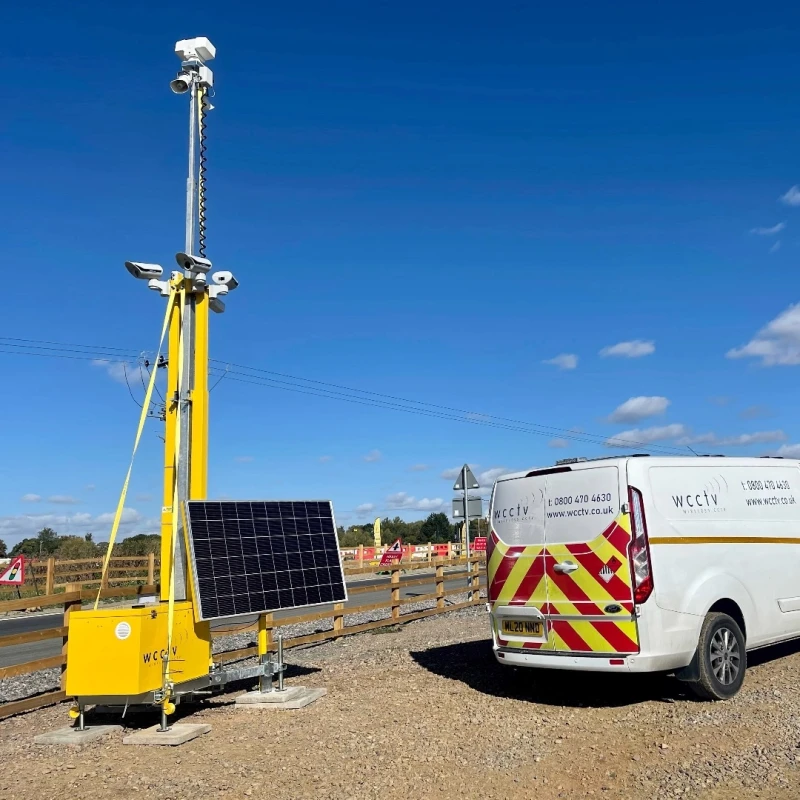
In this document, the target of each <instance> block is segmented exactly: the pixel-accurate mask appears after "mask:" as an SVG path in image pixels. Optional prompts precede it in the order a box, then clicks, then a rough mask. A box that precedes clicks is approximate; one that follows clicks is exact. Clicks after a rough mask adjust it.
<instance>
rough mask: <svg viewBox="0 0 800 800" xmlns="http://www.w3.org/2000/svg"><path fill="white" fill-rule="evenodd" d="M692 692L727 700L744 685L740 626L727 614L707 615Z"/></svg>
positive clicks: (700, 640)
mask: <svg viewBox="0 0 800 800" xmlns="http://www.w3.org/2000/svg"><path fill="white" fill-rule="evenodd" d="M691 666H692V667H694V670H693V672H694V676H695V677H694V679H693V680H691V681H689V682H688V685H689V687H690V688H691V689H692V691H693V692H694V693H695V694H696V695H697V696H698V697H701V698H703V699H704V700H728V699H730V698H731V697H733V696H734V695H735V694H736V693H737V692H738V691H739V689H741V688H742V683H744V673H745V671H746V670H747V651H746V650H745V641H744V634H743V633H742V629H741V628H740V627H739V624H738V623H737V622H736V620H735V619H733V617H729V616H728V615H727V614H721V613H717V612H713V613H711V614H708V615H707V616H706V618H705V620H704V621H703V627H702V628H701V629H700V639H699V641H698V643H697V651H696V652H695V655H694V659H693V663H692V665H691Z"/></svg>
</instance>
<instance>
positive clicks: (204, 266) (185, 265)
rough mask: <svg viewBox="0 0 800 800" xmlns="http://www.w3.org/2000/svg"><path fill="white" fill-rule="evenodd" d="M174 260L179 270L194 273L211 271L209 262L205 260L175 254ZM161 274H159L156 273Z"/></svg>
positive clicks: (184, 254) (186, 254) (198, 257)
mask: <svg viewBox="0 0 800 800" xmlns="http://www.w3.org/2000/svg"><path fill="white" fill-rule="evenodd" d="M175 260H176V261H177V262H178V266H179V267H180V268H181V269H185V270H188V271H189V272H194V273H201V272H202V273H204V274H205V273H206V272H208V271H209V270H210V269H211V262H210V261H209V260H208V259H207V258H201V257H200V256H193V255H190V254H189V253H176V254H175ZM158 274H159V275H160V274H161V273H160V272H159V273H158Z"/></svg>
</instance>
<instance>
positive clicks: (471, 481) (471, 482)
mask: <svg viewBox="0 0 800 800" xmlns="http://www.w3.org/2000/svg"><path fill="white" fill-rule="evenodd" d="M465 474H466V476H467V489H480V488H481V485H480V483H478V481H477V479H476V478H475V476H474V475H473V474H472V470H471V469H470V468H469V464H464V466H463V467H461V471H460V472H459V473H458V480H456V483H455V486H453V489H455V491H457V492H462V491H464V475H465Z"/></svg>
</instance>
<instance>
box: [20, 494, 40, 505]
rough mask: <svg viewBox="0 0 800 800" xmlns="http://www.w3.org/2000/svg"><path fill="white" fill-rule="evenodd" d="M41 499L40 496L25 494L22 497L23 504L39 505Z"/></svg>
mask: <svg viewBox="0 0 800 800" xmlns="http://www.w3.org/2000/svg"><path fill="white" fill-rule="evenodd" d="M41 499H42V496H41V495H40V494H24V495H22V497H20V500H22V502H23V503H39V502H41Z"/></svg>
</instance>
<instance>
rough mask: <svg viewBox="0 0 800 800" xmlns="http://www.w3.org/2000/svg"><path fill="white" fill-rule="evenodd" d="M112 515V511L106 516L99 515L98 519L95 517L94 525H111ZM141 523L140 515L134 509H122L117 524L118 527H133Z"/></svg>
mask: <svg viewBox="0 0 800 800" xmlns="http://www.w3.org/2000/svg"><path fill="white" fill-rule="evenodd" d="M114 513H115V512H113V511H109V512H108V513H107V514H100V516H99V517H95V520H94V522H95V524H96V525H111V524H113V522H114ZM141 521H142V515H141V514H140V513H139V512H138V511H137V510H136V509H135V508H123V509H122V517H121V518H120V521H119V524H120V525H133V524H135V523H137V522H141Z"/></svg>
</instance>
